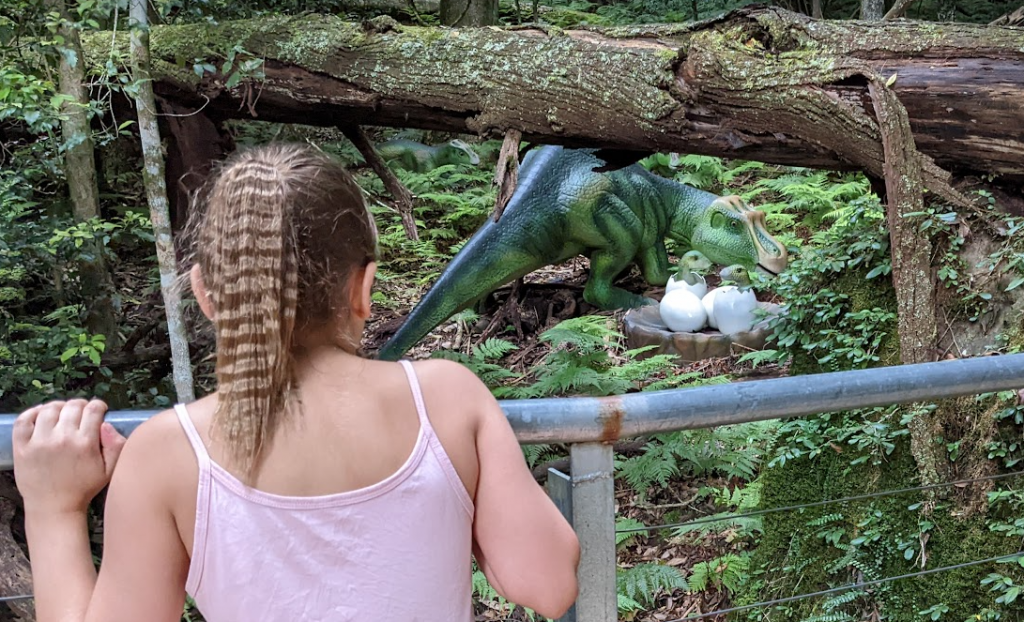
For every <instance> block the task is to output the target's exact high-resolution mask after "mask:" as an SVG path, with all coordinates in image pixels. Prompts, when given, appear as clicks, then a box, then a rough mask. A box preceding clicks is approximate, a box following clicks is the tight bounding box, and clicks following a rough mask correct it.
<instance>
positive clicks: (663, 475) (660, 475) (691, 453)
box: [617, 422, 772, 495]
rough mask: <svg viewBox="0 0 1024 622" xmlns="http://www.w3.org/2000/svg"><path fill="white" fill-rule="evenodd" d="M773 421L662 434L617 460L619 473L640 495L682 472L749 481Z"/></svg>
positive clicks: (662, 484)
mask: <svg viewBox="0 0 1024 622" xmlns="http://www.w3.org/2000/svg"><path fill="white" fill-rule="evenodd" d="M771 427H772V424H770V423H764V422H757V423H746V424H742V425H735V426H726V427H721V428H716V429H714V430H708V429H703V430H683V431H680V432H671V433H668V434H660V435H657V436H655V437H654V439H653V440H651V441H650V442H648V443H647V445H646V446H645V447H644V452H643V453H642V454H640V455H639V456H634V457H632V458H628V459H626V460H622V461H620V462H619V463H618V465H617V469H618V475H619V476H620V477H622V478H624V479H625V480H626V482H627V483H629V485H630V486H631V487H632V488H633V489H634V490H636V491H637V492H638V493H639V494H641V495H645V494H646V493H647V491H648V489H649V488H650V487H651V486H654V485H658V486H660V487H664V486H666V485H667V484H668V482H669V480H671V479H673V478H675V477H678V476H680V475H686V476H689V477H707V476H710V475H724V476H727V477H738V478H740V479H744V480H749V479H752V478H753V477H754V474H755V472H756V470H757V467H758V465H759V464H760V462H761V458H762V451H763V446H764V443H765V439H766V437H768V436H769V435H770V431H771Z"/></svg>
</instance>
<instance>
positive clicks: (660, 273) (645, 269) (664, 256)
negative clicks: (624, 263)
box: [638, 241, 669, 285]
mask: <svg viewBox="0 0 1024 622" xmlns="http://www.w3.org/2000/svg"><path fill="white" fill-rule="evenodd" d="M638 259H639V260H640V272H641V273H643V275H644V279H645V280H646V281H647V282H648V283H650V284H651V285H664V284H666V283H668V276H669V271H668V251H667V250H665V242H663V241H658V242H656V243H655V244H653V245H652V246H649V247H647V248H645V249H644V250H642V251H640V256H639V257H638Z"/></svg>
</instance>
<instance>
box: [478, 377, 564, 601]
mask: <svg viewBox="0 0 1024 622" xmlns="http://www.w3.org/2000/svg"><path fill="white" fill-rule="evenodd" d="M473 384H474V391H473V392H472V394H471V395H469V396H467V402H469V403H473V404H478V405H479V407H480V411H479V417H480V419H479V427H478V428H477V435H476V436H477V438H476V447H477V456H478V461H479V465H480V474H479V479H478V480H477V490H476V498H475V516H474V521H473V539H474V553H475V555H476V558H477V564H478V565H479V566H480V569H481V570H483V572H484V574H485V575H486V576H487V579H488V580H489V581H490V583H491V585H492V586H493V587H494V589H495V590H497V591H498V593H499V594H501V595H502V596H504V597H505V598H507V599H508V600H510V601H512V602H514V603H516V604H519V605H523V606H525V607H529V608H531V609H533V610H535V611H536V612H537V613H539V614H541V615H543V616H544V617H547V618H558V617H561V616H562V615H563V614H564V613H565V611H566V610H567V609H568V608H569V607H570V606H572V603H573V602H574V601H575V600H576V595H577V583H576V567H577V565H578V564H579V559H580V547H579V541H578V540H577V538H576V534H575V532H573V529H572V527H571V526H570V525H569V523H568V522H567V521H566V520H565V518H563V517H562V514H561V513H560V512H559V511H558V508H557V507H555V504H554V502H553V501H551V499H550V498H549V497H548V496H547V494H546V493H545V492H544V489H543V488H541V487H540V486H539V485H538V484H537V482H536V480H534V478H533V474H532V473H530V470H529V468H527V466H526V460H525V459H524V458H523V453H522V450H521V449H520V448H519V443H518V442H517V441H516V438H515V435H514V434H513V432H512V427H511V426H510V425H509V423H508V420H507V419H506V417H505V415H504V413H503V412H502V411H501V407H500V406H498V403H497V402H496V401H495V399H494V397H492V396H491V394H490V391H488V390H487V387H485V386H484V385H483V383H481V382H480V381H479V380H477V379H476V378H475V377H474V378H473ZM466 393H470V392H468V391H464V392H462V393H460V394H462V395H466Z"/></svg>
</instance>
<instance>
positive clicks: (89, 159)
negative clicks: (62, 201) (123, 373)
mask: <svg viewBox="0 0 1024 622" xmlns="http://www.w3.org/2000/svg"><path fill="white" fill-rule="evenodd" d="M46 4H47V8H48V9H50V10H51V11H53V12H54V13H57V14H58V15H60V20H61V25H60V27H59V28H58V31H57V34H58V35H59V36H60V37H61V38H63V40H64V41H63V44H62V46H61V48H62V49H61V53H60V61H59V73H58V76H59V91H60V94H61V95H62V96H64V97H65V99H64V101H63V103H62V104H61V116H62V118H61V135H62V139H63V141H64V145H65V151H64V172H65V175H66V177H67V182H68V194H69V195H70V198H71V210H72V213H73V214H74V217H75V220H76V221H78V222H87V221H89V220H91V219H93V218H98V217H99V215H100V203H99V189H98V185H97V181H96V160H95V156H94V151H93V140H92V129H91V128H90V125H89V112H88V111H89V92H88V89H87V88H86V85H85V67H86V63H87V62H88V60H89V59H88V58H86V57H85V56H84V54H83V49H82V44H81V41H80V38H79V34H78V29H77V28H76V27H75V25H74V22H73V20H72V18H71V13H70V11H69V10H68V7H67V5H66V4H65V3H64V0H46ZM95 58H104V56H102V55H100V56H96V57H95ZM82 251H83V252H82V253H81V259H80V261H79V265H78V273H79V278H80V279H81V287H82V294H83V295H84V296H85V297H86V298H87V299H88V301H89V302H88V304H87V305H86V320H85V322H86V328H87V329H88V330H89V332H91V333H93V334H97V335H103V336H104V337H106V344H107V348H108V349H109V348H111V347H113V346H114V345H115V344H116V342H117V339H118V333H117V311H116V308H115V305H114V298H113V296H114V284H113V280H112V278H111V275H110V272H109V270H108V269H107V266H106V262H105V261H104V260H103V255H102V249H101V247H100V245H99V243H97V242H95V241H91V242H90V243H88V244H87V245H84V246H83V248H82Z"/></svg>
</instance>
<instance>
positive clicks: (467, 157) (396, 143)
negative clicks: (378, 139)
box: [376, 139, 480, 173]
mask: <svg viewBox="0 0 1024 622" xmlns="http://www.w3.org/2000/svg"><path fill="white" fill-rule="evenodd" d="M376 149H377V153H379V154H380V157H381V158H383V159H384V161H385V162H387V163H388V166H391V167H392V168H396V167H397V168H403V169H405V170H407V171H415V172H417V173H425V172H427V171H432V170H434V169H435V168H437V167H439V166H444V165H445V164H472V165H473V166H476V165H478V164H480V156H478V155H477V154H476V152H475V151H473V149H472V148H471V147H470V146H469V145H468V144H466V143H465V142H463V141H461V140H458V139H456V140H450V141H448V142H446V143H444V144H442V145H437V146H436V147H431V146H430V145H424V144H423V143H418V142H416V141H413V140H403V139H398V140H389V141H387V142H383V143H380V144H379V145H377V146H376Z"/></svg>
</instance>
